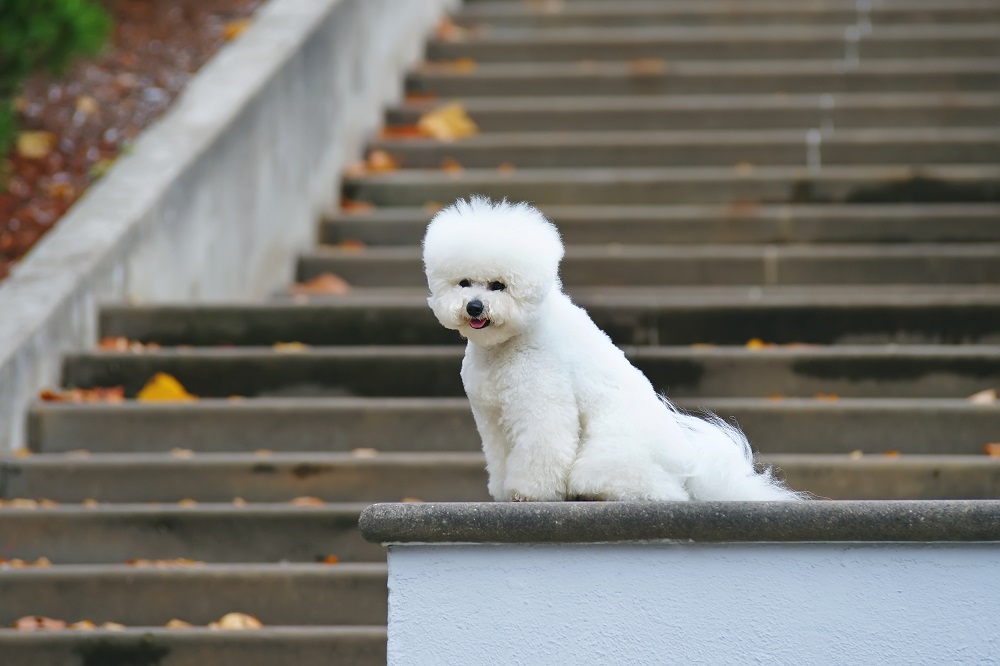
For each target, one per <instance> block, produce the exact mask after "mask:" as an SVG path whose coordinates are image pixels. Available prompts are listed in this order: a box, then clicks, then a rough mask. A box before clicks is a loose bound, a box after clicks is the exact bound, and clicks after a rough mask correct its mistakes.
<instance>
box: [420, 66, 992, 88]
mask: <svg viewBox="0 0 1000 666" xmlns="http://www.w3.org/2000/svg"><path fill="white" fill-rule="evenodd" d="M998 89H1000V59H997V58H936V59H932V60H915V59H898V60H897V59H888V58H886V59H874V60H866V61H862V62H860V63H853V62H848V61H844V60H832V59H831V60H799V61H785V60H773V61H771V60H748V61H727V60H706V61H695V60H689V61H679V62H669V63H667V62H664V63H663V64H662V65H660V64H659V63H658V62H654V63H653V64H646V65H642V66H639V65H636V64H635V63H634V62H633V63H630V62H628V61H621V62H611V61H605V62H594V61H583V62H570V63H485V64H478V65H476V66H474V67H468V66H456V65H448V64H437V65H435V64H433V63H428V64H427V65H425V66H424V68H423V69H421V70H418V71H416V72H414V73H413V74H411V75H410V76H409V77H408V78H407V81H406V90H407V91H408V92H410V93H433V94H436V95H438V96H439V97H478V96H490V97H494V96H511V97H517V96H522V97H526V96H555V95H666V94H672V95H691V94H706V93H720V92H721V93H726V94H730V95H731V94H735V93H755V94H761V93H768V92H770V93H845V92H885V91H892V92H930V91H934V92H948V91H952V90H956V91H957V90H961V91H965V92H973V91H981V92H996V91H997V90H998Z"/></svg>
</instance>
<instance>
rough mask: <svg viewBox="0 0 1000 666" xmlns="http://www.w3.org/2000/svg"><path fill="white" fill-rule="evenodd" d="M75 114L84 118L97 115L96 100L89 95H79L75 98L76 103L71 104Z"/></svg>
mask: <svg viewBox="0 0 1000 666" xmlns="http://www.w3.org/2000/svg"><path fill="white" fill-rule="evenodd" d="M73 106H74V107H75V108H76V110H77V112H79V113H82V114H83V115H85V116H90V115H93V114H95V113H97V109H98V105H97V100H96V99H94V98H93V97H91V96H90V95H80V96H79V97H77V98H76V102H75V103H74V104H73Z"/></svg>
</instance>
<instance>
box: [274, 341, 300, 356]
mask: <svg viewBox="0 0 1000 666" xmlns="http://www.w3.org/2000/svg"><path fill="white" fill-rule="evenodd" d="M271 349H273V350H274V351H276V352H281V353H283V354H300V353H302V352H304V351H308V350H309V345H307V344H304V343H302V342H275V343H274V344H273V345H271Z"/></svg>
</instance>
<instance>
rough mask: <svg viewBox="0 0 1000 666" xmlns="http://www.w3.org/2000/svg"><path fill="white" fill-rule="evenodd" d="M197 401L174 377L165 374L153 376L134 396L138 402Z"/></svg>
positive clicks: (158, 373) (160, 373)
mask: <svg viewBox="0 0 1000 666" xmlns="http://www.w3.org/2000/svg"><path fill="white" fill-rule="evenodd" d="M197 399H198V398H197V397H196V396H194V395H191V394H190V393H188V392H187V391H186V390H185V389H184V386H183V385H182V384H181V383H180V382H179V381H177V378H176V377H174V376H173V375H168V374H167V373H165V372H157V373H156V374H155V375H153V378H152V379H150V380H149V381H148V382H147V383H146V385H145V386H143V387H142V390H140V391H139V394H138V395H137V396H136V400H138V401H139V402H177V401H182V402H190V401H192V400H197Z"/></svg>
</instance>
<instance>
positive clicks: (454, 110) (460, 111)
mask: <svg viewBox="0 0 1000 666" xmlns="http://www.w3.org/2000/svg"><path fill="white" fill-rule="evenodd" d="M417 127H418V128H419V129H420V131H421V132H423V133H424V134H426V135H428V136H432V137H434V138H435V139H439V140H441V141H454V140H455V139H464V138H466V137H470V136H475V135H476V134H479V126H478V125H476V123H475V121H473V120H472V118H470V117H469V114H468V113H466V111H465V106H464V105H463V104H462V103H461V102H452V103H451V104H445V105H444V106H440V107H438V108H436V109H434V110H432V111H429V112H427V113H425V114H424V115H422V116H421V117H420V120H418V121H417Z"/></svg>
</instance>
